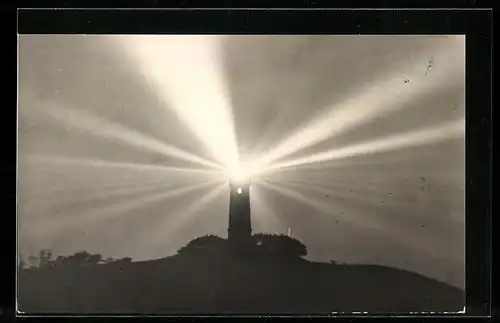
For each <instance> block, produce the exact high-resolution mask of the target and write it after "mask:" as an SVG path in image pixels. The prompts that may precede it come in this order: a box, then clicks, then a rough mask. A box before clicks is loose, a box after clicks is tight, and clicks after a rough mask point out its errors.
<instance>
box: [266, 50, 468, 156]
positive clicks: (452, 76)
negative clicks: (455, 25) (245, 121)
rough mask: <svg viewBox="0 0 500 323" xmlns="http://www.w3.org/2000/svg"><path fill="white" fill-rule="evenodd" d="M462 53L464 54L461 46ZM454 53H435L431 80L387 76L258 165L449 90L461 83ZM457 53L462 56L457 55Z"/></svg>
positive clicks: (461, 59)
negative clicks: (403, 79) (437, 59)
mask: <svg viewBox="0 0 500 323" xmlns="http://www.w3.org/2000/svg"><path fill="white" fill-rule="evenodd" d="M458 45H459V46H460V45H462V47H461V49H462V52H463V51H464V50H463V44H461V43H458ZM456 53H457V47H456V46H450V47H447V48H446V49H445V50H441V52H439V53H437V54H436V55H435V56H436V57H439V60H440V64H439V67H436V68H435V70H434V71H433V73H434V74H433V75H432V77H431V76H425V77H424V76H420V77H418V76H417V77H415V78H414V79H413V80H412V83H411V84H405V83H404V82H402V81H401V76H400V75H399V74H400V73H399V72H396V73H392V74H389V75H388V76H387V78H386V79H384V80H381V81H377V82H371V83H369V86H368V88H365V89H361V91H360V94H359V95H357V96H356V97H352V98H350V99H348V100H345V101H344V102H341V103H339V104H336V105H335V106H334V107H332V108H331V109H330V111H329V112H328V113H327V114H326V115H323V116H321V117H319V118H318V119H316V120H314V121H313V122H311V123H310V125H309V126H307V127H305V128H302V129H300V130H298V131H297V132H295V133H294V134H292V135H291V136H289V137H288V138H286V139H285V140H284V141H283V142H281V143H280V144H278V145H277V147H274V148H273V149H271V150H270V151H269V152H267V153H265V154H263V155H262V156H261V157H260V158H259V159H258V160H257V163H258V164H259V165H266V164H269V163H271V162H273V161H276V160H277V159H280V158H282V157H285V156H288V155H290V154H293V153H295V152H297V151H299V150H301V149H304V148H307V147H310V146H312V145H314V144H316V143H319V142H321V141H324V140H326V139H328V138H332V137H335V136H338V135H340V134H342V133H344V132H347V131H350V130H352V129H354V128H355V127H358V126H360V125H363V124H367V123H369V122H371V121H372V120H374V119H376V118H381V117H385V116H387V115H388V114H390V113H391V112H394V111H396V110H398V109H402V108H405V106H406V105H405V103H406V102H411V101H412V100H413V99H414V98H417V97H419V96H423V95H428V94H429V93H433V92H438V91H440V89H441V88H443V87H446V86H449V84H450V82H458V81H460V80H463V79H464V75H465V67H464V65H465V64H464V57H463V55H462V54H459V55H453V54H456ZM459 53H461V52H460V51H459Z"/></svg>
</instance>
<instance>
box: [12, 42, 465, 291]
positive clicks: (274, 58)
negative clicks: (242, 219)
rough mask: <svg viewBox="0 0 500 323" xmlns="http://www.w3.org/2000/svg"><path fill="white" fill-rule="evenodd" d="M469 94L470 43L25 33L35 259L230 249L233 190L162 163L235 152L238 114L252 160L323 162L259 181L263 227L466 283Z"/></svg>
mask: <svg viewBox="0 0 500 323" xmlns="http://www.w3.org/2000/svg"><path fill="white" fill-rule="evenodd" d="M429 64H430V65H432V66H431V67H430V69H428V67H429ZM464 97H465V37H461V36H450V37H445V36H412V37H409V36H224V37H215V36H209V37H201V38H200V37H198V38H193V37H192V36H191V37H181V36H176V37H175V38H172V37H171V36H160V37H157V38H153V37H146V38H145V37H129V36H90V35H89V36H84V35H78V36H76V35H65V36H62V35H61V36H57V35H54V36H49V35H48V36H30V35H22V36H20V37H19V202H18V204H19V205H18V224H19V246H20V250H21V252H23V253H24V254H30V253H37V251H38V250H40V249H41V248H48V249H51V250H53V252H54V254H68V253H74V252H76V251H80V250H87V251H89V252H92V253H101V254H102V255H104V256H112V257H125V256H130V257H132V258H134V259H137V260H141V259H150V258H157V257H163V256H167V255H170V254H172V253H174V252H175V251H176V250H177V249H178V248H179V247H181V246H182V245H184V244H185V243H187V242H188V241H189V240H191V239H192V238H194V237H197V236H200V235H204V234H216V235H220V236H224V237H226V236H227V234H226V229H227V222H228V217H227V213H228V203H229V201H228V198H229V194H228V193H229V192H228V187H227V185H224V183H223V181H224V178H221V176H220V175H218V174H205V173H192V172H191V173H187V172H177V171H173V170H169V169H164V168H163V167H162V166H172V167H190V168H193V167H194V168H201V166H199V165H198V166H197V164H196V159H197V158H198V157H200V158H203V159H204V160H207V161H210V162H214V163H217V162H218V160H217V158H222V159H224V158H226V154H227V156H229V152H230V147H231V141H230V139H231V138H230V136H225V134H226V130H228V129H230V128H231V127H230V125H229V123H225V122H221V121H220V120H226V119H224V115H223V114H220V113H219V112H220V111H223V108H228V109H230V110H231V111H232V113H233V118H234V127H235V132H236V139H237V143H238V147H239V151H240V154H241V156H244V157H242V158H245V156H246V158H251V157H252V158H254V157H256V156H257V157H258V156H261V155H262V154H263V153H269V152H270V153H271V154H273V153H276V152H287V154H285V153H282V154H281V155H284V156H281V155H279V154H278V155H276V156H277V157H279V158H277V160H276V161H277V162H284V163H288V165H293V164H294V160H297V159H301V161H302V162H304V161H310V162H311V163H310V164H308V165H307V166H305V165H299V166H294V167H290V168H287V170H286V171H279V172H276V173H271V174H268V175H266V176H263V177H262V178H261V182H258V181H256V182H255V183H253V184H252V187H251V199H252V216H253V230H254V232H283V233H285V232H286V231H287V229H288V228H290V229H291V233H292V235H293V236H294V237H296V238H298V239H299V240H301V241H302V242H303V243H304V244H306V245H307V247H308V251H309V258H310V259H313V260H321V261H328V260H336V261H339V262H347V263H375V264H383V265H389V266H394V267H398V268H402V269H408V270H412V271H416V272H419V273H421V274H424V275H427V276H429V277H434V278H436V279H439V280H442V281H447V282H449V283H452V284H454V285H456V286H459V287H463V286H464V271H465V269H464V245H465V238H464V223H465V215H464V191H465V183H464V181H465V173H464V164H465V158H464V151H465V148H464V130H463V129H461V131H456V129H455V128H453V127H451V128H450V127H449V126H448V125H449V124H450V123H453V122H458V123H459V124H460V121H461V120H462V121H463V118H464V115H465V107H464ZM218 111H219V112H218ZM463 125H464V126H463V128H464V127H465V123H464V122H463ZM450 129H452V130H450ZM453 129H455V130H453ZM290 138H292V139H290ZM323 139H324V140H323ZM286 140H289V141H288V142H286V144H283V143H284V142H285V141H286ZM172 147H175V149H176V150H173V148H172ZM290 147H292V148H295V149H292V148H290ZM299 148H300V149H299ZM340 149H342V150H340ZM322 152H328V154H326V155H325V154H323V155H317V154H318V153H322ZM332 152H333V153H332ZM339 152H340V153H339ZM166 153H167V154H170V155H172V154H173V156H167V155H166ZM194 155H196V156H198V157H196V156H195V157H193V156H194ZM179 156H180V157H179ZM221 156H222V157H221ZM249 156H251V157H249ZM310 156H316V157H314V158H313V159H311V158H312V157H310ZM318 156H322V157H318ZM325 156H327V157H325ZM328 156H329V157H328ZM332 156H336V157H335V158H336V159H335V160H333V161H329V160H327V159H330V158H333V157H332ZM339 156H340V157H339ZM318 158H319V159H322V162H321V163H316V162H313V161H315V160H318ZM187 160H191V161H192V162H188V161H187ZM290 162H291V163H290ZM302 162H300V161H299V162H297V164H299V163H302ZM135 164H140V165H149V166H150V167H145V166H134V165H135ZM205 168H206V169H209V167H205ZM210 180H212V182H208V184H207V181H210ZM217 180H218V182H217V183H214V182H213V181H217ZM265 180H269V181H270V182H264V181H265ZM199 183H201V184H202V186H200V185H198V184H199ZM203 185H204V186H203ZM214 189H215V190H214Z"/></svg>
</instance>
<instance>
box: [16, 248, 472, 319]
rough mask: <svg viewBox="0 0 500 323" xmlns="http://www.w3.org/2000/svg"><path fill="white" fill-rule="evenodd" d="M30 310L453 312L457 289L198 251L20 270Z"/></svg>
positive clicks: (384, 272)
mask: <svg viewBox="0 0 500 323" xmlns="http://www.w3.org/2000/svg"><path fill="white" fill-rule="evenodd" d="M18 281H19V299H18V303H19V309H20V310H21V311H23V312H25V313H27V314H31V313H149V314H210V313H212V314H219V313H235V314H243V313H248V314H252V313H255V314H257V313H258V314H264V313H269V314H273V313H276V314H280V313H281V314H284V313H290V314H292V313H297V314H299V313H300V314H306V313H309V314H313V313H331V312H352V311H358V312H365V311H367V312H384V313H389V312H392V313H393V312H400V313H405V312H406V313H407V312H410V311H411V312H445V311H446V312H457V311H460V310H462V309H463V306H464V293H463V291H461V290H460V289H457V288H454V287H452V286H449V285H446V284H444V283H441V282H438V281H435V280H432V279H429V278H426V277H423V276H420V275H418V274H414V273H411V272H407V271H401V270H397V269H392V268H387V267H381V266H367V265H336V264H328V263H313V262H309V261H306V260H303V259H301V258H298V259H297V258H286V257H275V256H272V257H271V256H269V255H255V254H254V255H235V254H231V253H228V252H222V253H221V252H217V253H216V252H211V251H199V252H194V253H193V252H192V253H185V254H178V255H175V256H172V257H168V258H163V259H159V260H152V261H145V262H132V263H129V264H119V263H116V264H113V263H111V264H105V265H97V266H87V267H85V266H84V267H79V268H38V269H23V270H21V273H20V275H19V280H18Z"/></svg>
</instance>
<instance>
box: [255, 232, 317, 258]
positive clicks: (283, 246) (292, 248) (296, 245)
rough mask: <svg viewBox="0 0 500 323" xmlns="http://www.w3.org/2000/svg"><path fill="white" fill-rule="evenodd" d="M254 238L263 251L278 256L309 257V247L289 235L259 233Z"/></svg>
mask: <svg viewBox="0 0 500 323" xmlns="http://www.w3.org/2000/svg"><path fill="white" fill-rule="evenodd" d="M252 237H253V239H254V242H255V244H256V245H257V246H258V247H259V248H260V249H261V250H265V251H267V252H269V253H271V254H274V255H277V256H283V257H303V256H306V255H307V247H306V246H305V245H304V244H302V242H300V241H299V240H297V239H294V238H292V237H290V236H288V235H284V234H264V233H258V234H255V235H253V236H252Z"/></svg>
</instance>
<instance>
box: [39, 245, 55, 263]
mask: <svg viewBox="0 0 500 323" xmlns="http://www.w3.org/2000/svg"><path fill="white" fill-rule="evenodd" d="M39 259H40V264H39V265H38V267H45V266H48V265H50V260H51V259H52V251H50V250H48V249H42V250H40V253H39Z"/></svg>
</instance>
